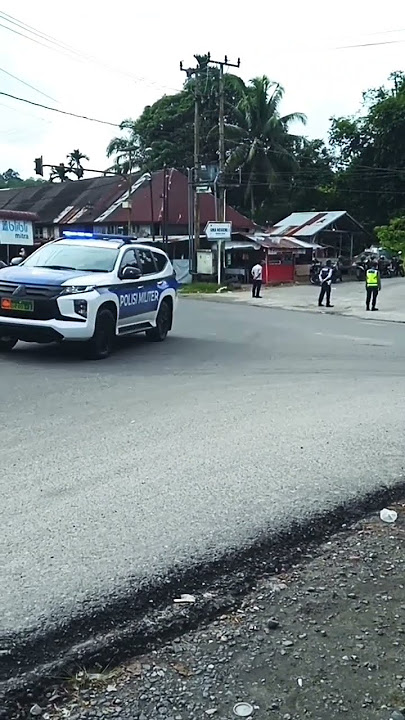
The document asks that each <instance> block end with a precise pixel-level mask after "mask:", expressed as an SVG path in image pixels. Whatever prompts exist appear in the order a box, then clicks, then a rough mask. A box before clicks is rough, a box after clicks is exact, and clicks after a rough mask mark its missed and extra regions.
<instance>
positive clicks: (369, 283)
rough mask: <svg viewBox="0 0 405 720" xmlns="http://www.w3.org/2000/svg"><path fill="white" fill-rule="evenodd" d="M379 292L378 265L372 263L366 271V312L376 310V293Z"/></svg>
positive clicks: (379, 276) (379, 277) (379, 274)
mask: <svg viewBox="0 0 405 720" xmlns="http://www.w3.org/2000/svg"><path fill="white" fill-rule="evenodd" d="M380 290H381V273H380V271H379V269H378V263H377V262H376V261H374V262H373V263H371V264H370V267H369V269H368V270H367V271H366V310H370V302H371V309H372V310H378V308H377V307H376V304H377V297H378V293H379V292H380Z"/></svg>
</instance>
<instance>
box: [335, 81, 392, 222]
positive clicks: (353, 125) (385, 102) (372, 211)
mask: <svg viewBox="0 0 405 720" xmlns="http://www.w3.org/2000/svg"><path fill="white" fill-rule="evenodd" d="M329 139H330V144H331V147H332V150H333V152H334V160H335V166H336V169H337V171H338V172H337V175H336V183H335V193H336V195H335V197H336V198H338V199H339V201H340V204H341V205H342V207H345V208H347V209H348V210H349V211H350V212H352V214H354V215H356V216H357V217H358V218H359V219H360V220H362V221H363V222H364V223H365V224H366V225H367V226H368V227H369V228H370V229H371V228H373V227H374V226H375V225H380V224H381V225H384V224H386V223H387V222H388V221H389V219H390V218H392V217H395V216H396V215H398V214H399V213H400V212H401V210H402V209H403V207H404V204H405V190H404V181H405V74H404V73H400V72H396V73H392V74H391V75H390V78H389V85H388V86H387V87H380V88H376V89H374V90H369V91H368V92H366V93H364V95H363V114H362V115H361V116H358V117H354V118H333V119H332V124H331V129H330V134H329Z"/></svg>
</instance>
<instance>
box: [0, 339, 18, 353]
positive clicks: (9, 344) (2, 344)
mask: <svg viewBox="0 0 405 720" xmlns="http://www.w3.org/2000/svg"><path fill="white" fill-rule="evenodd" d="M17 342H18V340H17V339H16V338H12V337H8V336H7V335H3V337H0V353H9V352H11V351H12V349H13V348H14V347H15V346H16V345H17Z"/></svg>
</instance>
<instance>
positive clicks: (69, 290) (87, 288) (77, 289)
mask: <svg viewBox="0 0 405 720" xmlns="http://www.w3.org/2000/svg"><path fill="white" fill-rule="evenodd" d="M92 290H94V285H68V286H67V287H64V288H63V290H62V292H61V295H77V294H78V293H86V292H91V291H92Z"/></svg>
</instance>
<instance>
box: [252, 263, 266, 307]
mask: <svg viewBox="0 0 405 720" xmlns="http://www.w3.org/2000/svg"><path fill="white" fill-rule="evenodd" d="M263 265H264V262H263V260H261V261H260V262H259V263H256V265H253V267H252V278H253V283H252V297H253V298H261V295H260V290H261V287H262V280H263Z"/></svg>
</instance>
